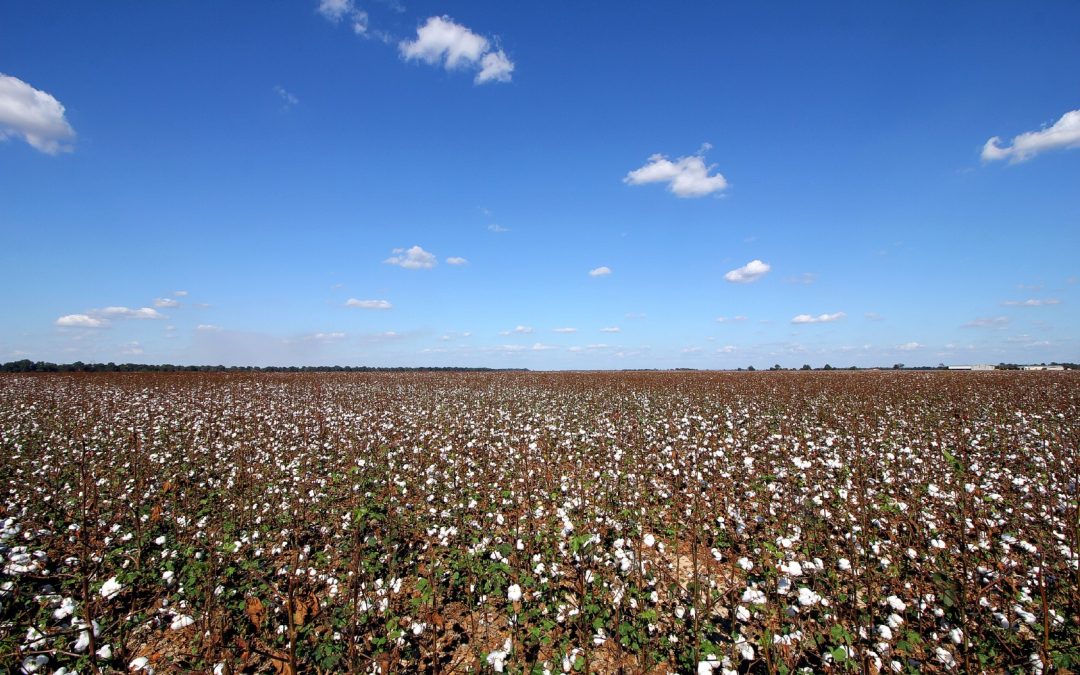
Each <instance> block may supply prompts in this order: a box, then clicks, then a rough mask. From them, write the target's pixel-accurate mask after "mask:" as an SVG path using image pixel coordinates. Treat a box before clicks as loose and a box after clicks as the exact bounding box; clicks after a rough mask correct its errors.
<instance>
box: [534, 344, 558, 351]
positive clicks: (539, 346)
mask: <svg viewBox="0 0 1080 675" xmlns="http://www.w3.org/2000/svg"><path fill="white" fill-rule="evenodd" d="M550 349H558V348H557V347H555V346H554V345H546V344H544V343H543V342H536V343H534V344H533V346H532V350H533V351H534V352H546V351H548V350H550Z"/></svg>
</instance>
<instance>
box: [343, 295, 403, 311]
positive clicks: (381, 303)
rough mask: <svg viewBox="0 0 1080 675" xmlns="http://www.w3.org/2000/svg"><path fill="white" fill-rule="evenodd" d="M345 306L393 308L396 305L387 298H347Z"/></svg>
mask: <svg viewBox="0 0 1080 675" xmlns="http://www.w3.org/2000/svg"><path fill="white" fill-rule="evenodd" d="M345 306H346V307H355V308H357V309H392V308H393V307H394V306H393V305H391V304H390V303H389V302H388V301H386V300H357V299H356V298H349V299H348V300H346V301H345Z"/></svg>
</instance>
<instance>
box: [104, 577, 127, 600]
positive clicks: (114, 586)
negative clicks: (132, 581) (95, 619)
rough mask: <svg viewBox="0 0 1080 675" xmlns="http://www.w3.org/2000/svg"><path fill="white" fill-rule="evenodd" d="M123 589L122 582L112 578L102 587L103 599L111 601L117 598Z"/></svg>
mask: <svg viewBox="0 0 1080 675" xmlns="http://www.w3.org/2000/svg"><path fill="white" fill-rule="evenodd" d="M123 588H124V587H123V586H121V585H120V582H119V581H117V580H116V577H110V578H109V579H108V580H106V581H105V583H104V584H102V586H101V597H103V598H105V599H106V600H111V599H112V598H114V597H116V595H117V594H118V593H119V592H120V591H121V590H123Z"/></svg>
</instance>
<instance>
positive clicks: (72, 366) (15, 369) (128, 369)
mask: <svg viewBox="0 0 1080 675" xmlns="http://www.w3.org/2000/svg"><path fill="white" fill-rule="evenodd" d="M527 370H528V369H527V368H466V367H459V366H444V367H437V366H421V367H417V368H405V367H400V366H399V367H393V368H378V367H374V366H222V365H217V366H175V365H172V364H171V363H165V364H147V363H113V362H111V361H110V362H109V363H83V362H82V361H76V362H75V363H49V362H47V361H31V360H29V359H23V360H21V361H9V362H8V363H4V364H0V373H383V372H389V373H472V372H496V371H499V372H504V371H511V372H524V371H527Z"/></svg>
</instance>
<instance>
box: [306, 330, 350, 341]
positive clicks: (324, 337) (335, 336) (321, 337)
mask: <svg viewBox="0 0 1080 675" xmlns="http://www.w3.org/2000/svg"><path fill="white" fill-rule="evenodd" d="M304 339H305V340H307V341H308V342H339V341H341V340H344V339H345V333H340V332H337V333H312V334H311V335H305V336H304Z"/></svg>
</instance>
